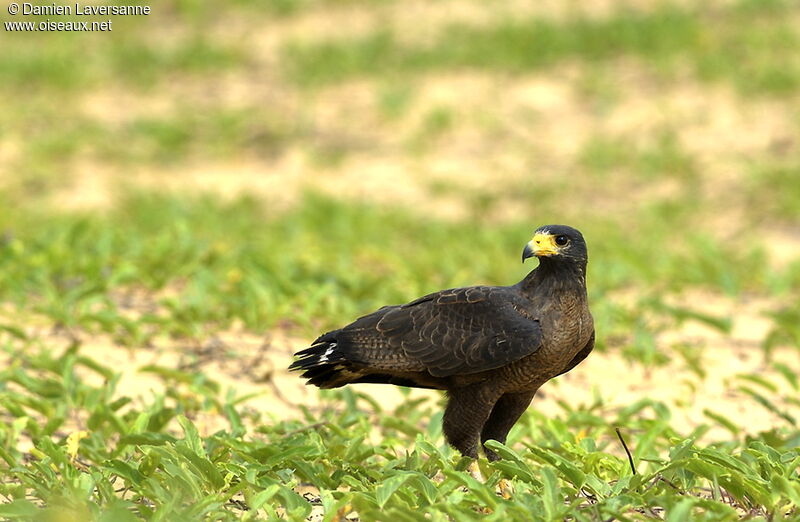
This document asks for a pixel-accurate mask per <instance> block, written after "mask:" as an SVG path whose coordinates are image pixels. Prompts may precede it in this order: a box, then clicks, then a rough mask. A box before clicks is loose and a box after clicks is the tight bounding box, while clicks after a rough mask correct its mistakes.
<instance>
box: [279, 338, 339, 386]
mask: <svg viewBox="0 0 800 522" xmlns="http://www.w3.org/2000/svg"><path fill="white" fill-rule="evenodd" d="M326 337H327V336H322V337H320V338H319V339H317V341H316V342H315V343H314V344H313V345H311V346H309V347H308V348H306V349H305V350H300V351H299V352H297V353H296V354H295V356H296V357H298V359H297V360H296V361H294V362H293V363H292V364H291V365H290V366H289V370H290V371H302V372H303V375H302V377H303V378H304V379H308V384H313V385H315V386H319V387H320V388H338V387H339V386H343V385H345V384H347V383H348V382H350V379H348V376H349V375H348V374H349V373H350V372H348V371H347V366H348V365H347V359H346V358H345V356H344V354H343V353H342V351H341V350H339V349H338V343H337V342H336V340H335V339H332V338H328V339H326Z"/></svg>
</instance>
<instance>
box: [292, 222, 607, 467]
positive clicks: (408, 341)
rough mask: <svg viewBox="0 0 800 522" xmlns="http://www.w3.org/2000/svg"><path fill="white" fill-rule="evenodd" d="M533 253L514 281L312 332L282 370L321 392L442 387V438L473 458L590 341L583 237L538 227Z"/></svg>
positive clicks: (437, 296) (502, 435)
mask: <svg viewBox="0 0 800 522" xmlns="http://www.w3.org/2000/svg"><path fill="white" fill-rule="evenodd" d="M532 256H536V257H538V258H539V266H538V267H536V268H535V269H534V270H533V271H532V272H530V273H529V274H528V275H527V276H525V278H524V279H523V280H522V281H520V282H519V283H517V284H515V285H512V286H471V287H467V288H454V289H450V290H442V291H441V292H436V293H434V294H430V295H426V296H424V297H420V298H419V299H417V300H415V301H411V302H410V303H408V304H403V305H396V306H384V307H383V308H381V309H379V310H377V311H375V312H373V313H371V314H369V315H365V316H364V317H361V318H359V319H356V320H355V321H354V322H352V323H351V324H349V325H347V326H345V327H344V328H340V329H339V330H334V331H332V332H328V333H326V334H325V335H323V336H321V337H319V338H318V339H317V340H316V341H314V343H313V345H312V346H311V347H309V348H306V349H305V350H302V351H299V352H297V353H296V354H295V355H296V356H297V357H298V358H297V360H295V362H294V363H293V364H292V365H291V366H290V367H289V369H290V370H301V371H303V375H302V376H303V377H304V378H306V379H308V384H314V385H316V386H319V387H320V388H338V387H339V386H344V385H345V384H353V383H362V382H363V383H367V382H369V383H387V384H396V385H399V386H413V387H417V388H435V389H439V390H446V391H447V395H448V402H447V408H446V410H445V414H444V421H443V431H444V435H445V438H446V439H447V442H449V443H450V444H451V445H452V446H454V447H455V448H456V449H458V450H459V451H460V452H461V453H462V454H463V455H465V456H467V457H471V458H477V457H478V449H479V446H482V445H483V443H485V442H486V441H487V440H490V439H493V440H496V441H499V442H502V443H505V441H506V436H507V435H508V432H509V430H511V427H512V426H513V425H514V423H516V422H517V420H518V419H519V417H520V416H521V415H522V413H523V412H524V411H525V409H526V408H527V407H528V405H529V404H530V402H531V400H532V399H533V396H534V395H535V394H536V391H537V390H538V389H539V387H540V386H542V385H543V384H544V383H545V382H547V381H548V380H550V379H552V378H553V377H556V376H558V375H561V374H563V373H566V372H568V371H570V370H571V369H572V368H574V367H575V366H576V365H577V364H578V363H580V362H581V361H583V360H584V359H585V358H586V356H587V355H589V352H591V351H592V348H593V347H594V323H593V321H592V315H591V313H590V312H589V306H588V302H587V296H586V262H587V253H586V243H585V242H584V239H583V236H582V235H581V233H580V232H578V231H577V230H575V229H574V228H571V227H568V226H564V225H549V226H544V227H540V228H539V229H537V230H536V232H535V233H534V235H533V239H531V240H530V242H528V244H527V245H525V249H524V250H523V251H522V261H523V262H525V259H527V258H529V257H532ZM484 451H485V454H486V457H487V458H488V459H489V460H497V459H498V458H499V456H498V455H497V454H496V453H494V452H493V451H491V450H488V449H486V448H484Z"/></svg>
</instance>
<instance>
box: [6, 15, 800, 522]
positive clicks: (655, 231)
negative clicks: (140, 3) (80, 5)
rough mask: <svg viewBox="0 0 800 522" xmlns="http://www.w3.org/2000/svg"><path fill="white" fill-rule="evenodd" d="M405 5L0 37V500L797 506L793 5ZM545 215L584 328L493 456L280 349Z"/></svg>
mask: <svg viewBox="0 0 800 522" xmlns="http://www.w3.org/2000/svg"><path fill="white" fill-rule="evenodd" d="M412 4H413V5H410V6H409V5H407V4H406V3H402V5H401V3H399V2H392V1H389V0H380V1H370V0H348V1H329V0H320V1H280V2H267V3H263V2H248V1H237V2H231V3H229V4H227V5H226V6H225V7H216V8H214V9H212V8H211V7H209V4H206V3H202V2H199V1H197V2H195V1H186V0H181V1H165V2H161V3H159V5H158V6H155V5H154V6H153V9H154V11H155V13H154V16H152V17H150V18H146V19H135V18H130V19H125V20H122V19H120V20H117V21H115V24H117V22H119V23H118V24H117V25H115V30H114V31H113V32H112V33H109V34H105V35H102V36H101V35H80V36H78V37H77V38H76V37H75V35H67V34H59V33H52V34H36V35H33V34H32V33H31V34H21V33H19V34H15V33H12V32H9V31H3V32H0V45H2V47H3V48H4V49H5V50H7V52H5V53H0V54H2V56H0V72H2V75H3V78H4V81H3V82H2V85H0V92H2V93H3V99H4V100H7V101H8V100H14V103H8V102H7V103H4V104H2V105H0V119H2V121H3V122H4V124H3V127H2V129H0V207H2V209H3V210H2V212H0V361H2V364H1V365H0V417H2V422H0V499H2V504H0V517H2V518H4V519H9V520H53V521H56V520H109V521H110V520H114V521H117V520H123V521H124V520H140V519H146V520H170V521H172V520H187V521H188V520H272V519H289V520H302V519H306V518H310V519H313V520H419V519H421V518H425V519H430V520H464V519H472V518H478V517H480V518H488V519H496V520H508V519H525V520H527V519H532V520H562V519H569V520H609V519H619V520H650V519H655V520H659V519H660V520H672V521H678V520H687V519H693V518H694V519H699V518H702V519H708V520H739V519H744V520H779V519H797V518H800V451H799V450H798V447H800V429H799V428H798V419H800V382H799V381H798V377H797V375H798V371H800V364H799V363H798V361H799V360H800V327H798V324H800V323H799V322H798V320H800V317H798V306H797V303H798V302H799V301H800V294H799V293H800V239H799V238H800V236H798V230H800V192H798V190H797V187H798V186H800V185H798V184H797V183H796V179H795V178H796V177H797V173H798V169H799V167H798V165H800V149H798V144H799V143H800V126H799V125H798V122H800V118H798V116H800V113H799V112H798V109H797V103H796V101H797V94H796V91H797V89H796V87H797V63H796V62H797V53H796V50H797V49H796V47H797V42H798V34H797V28H798V27H800V25H798V24H797V23H796V22H797V18H798V15H800V12H799V11H798V9H797V8H796V7H795V6H794V5H793V4H792V3H788V2H776V1H752V0H750V1H741V2H721V1H720V2H711V3H706V4H704V6H702V7H692V6H688V5H685V4H683V3H680V4H678V3H676V4H663V3H660V4H658V5H655V6H654V5H650V4H649V3H647V2H633V3H625V5H617V4H616V3H613V2H612V3H609V5H608V6H606V7H601V8H597V9H590V8H588V7H587V8H583V7H580V6H577V5H575V6H573V7H572V8H570V9H558V8H554V7H553V6H549V7H548V6H538V5H537V6H520V5H516V3H513V2H509V3H505V2H503V3H500V4H498V5H496V6H494V7H492V8H489V7H488V6H484V5H483V4H482V3H479V2H473V1H471V0H458V1H454V2H445V3H428V2H419V3H414V2H412ZM409 13H412V14H413V13H417V15H410V14H409ZM512 15H513V16H512ZM419 16H422V19H424V20H426V22H425V23H420V19H421V18H419ZM56 18H58V17H56ZM5 20H6V18H4V21H5ZM512 20H513V21H512ZM332 28H333V29H332ZM408 35H413V36H412V37H409V36H408ZM82 38H85V39H82ZM34 40H35V42H36V44H37V45H36V46H32V45H30V44H31V42H33V41H34ZM88 41H91V42H94V43H97V45H94V46H92V47H91V51H86V43H87V42H88ZM100 44H102V45H100ZM552 222H563V223H569V224H571V225H574V226H576V227H578V228H580V229H581V230H582V231H583V233H584V235H585V236H586V238H587V242H588V244H589V249H590V250H589V256H590V262H589V274H588V286H589V293H590V299H591V303H592V311H593V313H594V316H595V320H596V327H597V331H598V342H597V350H596V352H595V353H593V354H592V356H591V357H590V358H589V359H588V360H587V361H586V363H585V364H583V365H581V366H580V368H579V369H576V370H575V371H574V372H572V373H570V374H568V375H566V376H564V377H562V378H559V379H557V380H556V381H554V382H553V383H550V384H548V385H547V387H545V388H543V390H542V393H540V395H539V396H537V398H536V399H535V401H534V404H533V406H532V407H531V409H530V410H529V411H528V412H527V413H526V414H525V416H524V417H523V419H522V420H521V421H520V422H519V424H518V425H517V426H516V427H515V428H514V429H513V430H512V432H511V435H510V437H509V440H508V443H507V445H505V446H503V445H498V444H495V445H494V446H492V447H493V449H494V450H495V451H497V452H498V453H500V454H501V455H502V456H503V460H501V461H499V462H495V463H488V462H487V461H485V460H481V461H480V467H481V469H482V472H483V475H484V477H485V481H484V482H479V481H476V480H474V479H473V478H472V477H471V476H470V475H469V474H468V473H467V472H466V471H465V470H466V467H467V465H468V461H467V460H465V459H462V458H460V457H459V455H458V454H457V452H455V451H453V450H452V449H451V448H449V447H447V446H446V444H444V441H443V437H442V434H441V427H440V423H441V408H442V401H441V400H440V397H439V396H438V395H436V394H435V393H423V392H418V391H411V390H406V389H394V388H389V387H387V388H381V387H379V386H372V387H370V386H365V387H353V388H347V389H342V390H333V391H323V392H318V391H317V390H310V389H304V388H303V386H302V383H301V381H300V380H299V379H298V378H296V377H293V376H288V375H287V374H286V371H285V368H286V366H287V365H288V363H289V362H290V354H291V353H292V352H293V351H295V350H297V349H299V348H302V347H304V345H305V343H308V342H309V341H310V340H312V339H313V338H314V337H315V336H316V335H317V334H318V333H319V332H321V331H324V330H326V329H329V328H332V327H335V326H338V325H341V324H343V323H345V322H347V321H348V320H350V319H352V318H354V317H356V316H358V315H359V314H362V313H364V312H367V311H370V310H374V309H375V308H377V307H379V306H382V305H384V304H389V303H400V302H405V301H407V300H409V299H411V298H414V297H416V296H419V295H422V294H424V293H426V292H430V291H434V290H438V289H441V288H446V287H455V286H463V285H469V284H510V283H513V282H516V281H518V280H519V279H520V278H521V277H522V276H523V275H524V274H525V273H526V271H527V270H528V269H530V266H522V265H520V264H519V259H518V258H519V252H520V251H521V249H522V246H523V245H524V243H525V242H527V241H528V240H529V239H530V234H531V232H532V231H533V230H534V229H535V228H536V227H537V226H539V225H542V224H545V223H552ZM502 478H505V479H509V480H510V482H511V484H512V487H513V493H512V494H511V496H510V497H509V498H506V497H504V496H501V495H499V494H498V492H497V491H496V487H497V484H498V482H499V481H500V479H502Z"/></svg>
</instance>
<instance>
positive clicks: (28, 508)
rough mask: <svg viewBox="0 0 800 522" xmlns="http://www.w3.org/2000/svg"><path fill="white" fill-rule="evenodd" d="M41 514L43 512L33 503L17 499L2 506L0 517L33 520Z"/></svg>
mask: <svg viewBox="0 0 800 522" xmlns="http://www.w3.org/2000/svg"><path fill="white" fill-rule="evenodd" d="M39 513H41V510H40V509H39V508H38V507H36V505H35V504H34V503H33V502H29V501H27V500H22V499H17V500H12V501H11V502H9V503H7V504H0V516H3V517H8V518H11V519H14V518H33V517H36V516H37V515H38V514H39Z"/></svg>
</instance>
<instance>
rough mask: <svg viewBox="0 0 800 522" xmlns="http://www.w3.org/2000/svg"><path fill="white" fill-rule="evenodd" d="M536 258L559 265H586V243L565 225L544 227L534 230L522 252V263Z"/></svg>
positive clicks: (579, 235)
mask: <svg viewBox="0 0 800 522" xmlns="http://www.w3.org/2000/svg"><path fill="white" fill-rule="evenodd" d="M533 256H536V257H538V258H539V260H540V261H544V260H545V259H546V260H548V262H549V261H553V262H559V263H574V264H578V265H579V266H583V265H586V261H587V253H586V242H585V241H584V240H583V235H582V234H581V233H580V232H578V231H577V230H575V229H574V228H572V227H568V226H566V225H545V226H543V227H539V228H538V229H536V232H534V233H533V239H531V240H530V241H529V242H528V244H527V245H525V249H524V250H523V251H522V262H523V263H524V262H525V260H526V259H528V258H529V257H533Z"/></svg>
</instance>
